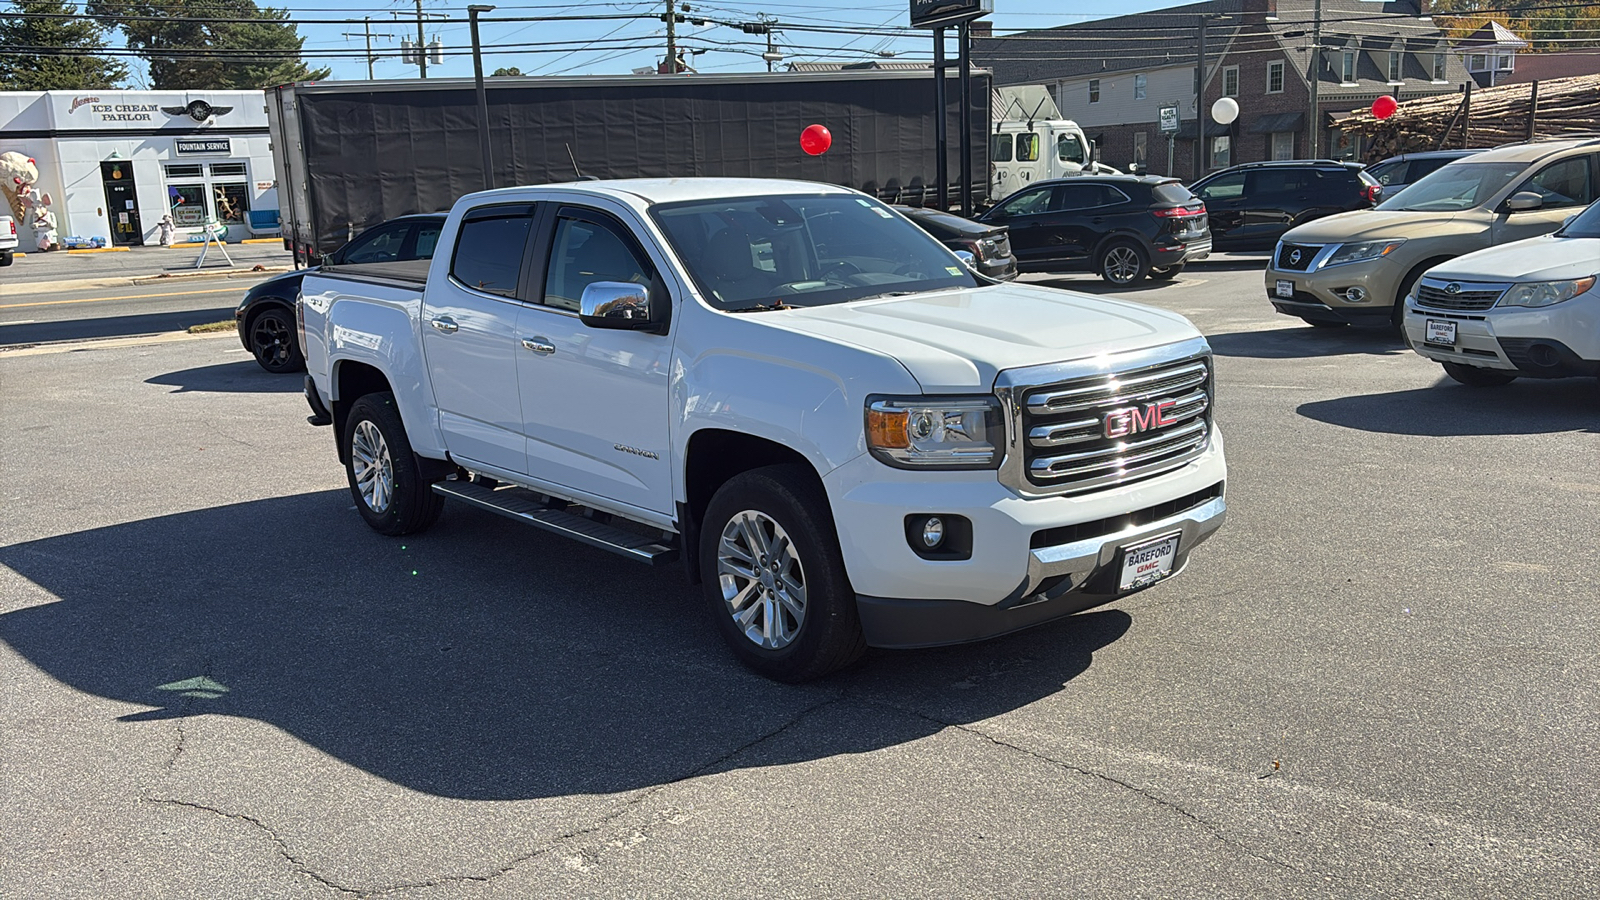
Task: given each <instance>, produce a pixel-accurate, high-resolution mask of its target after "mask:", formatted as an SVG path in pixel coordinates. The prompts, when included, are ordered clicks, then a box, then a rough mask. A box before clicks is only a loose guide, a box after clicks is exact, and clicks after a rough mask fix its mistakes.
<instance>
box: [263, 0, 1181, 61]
mask: <svg viewBox="0 0 1600 900" xmlns="http://www.w3.org/2000/svg"><path fill="white" fill-rule="evenodd" d="M258 2H263V0H258ZM688 2H689V5H690V7H691V11H690V13H687V14H686V15H691V16H692V15H700V14H704V15H706V16H710V17H714V18H716V19H720V20H731V21H754V20H755V19H756V18H757V15H758V14H760V13H764V14H766V15H767V16H770V17H774V18H776V19H778V20H779V21H780V22H784V23H794V24H796V25H817V26H833V27H837V26H847V25H848V26H869V27H882V26H900V27H904V26H906V25H907V24H908V22H907V20H908V12H907V11H908V6H909V4H908V3H907V0H857V2H844V0H776V2H771V3H768V2H761V0H705V2H696V0H688ZM1181 2H1182V0H1175V2H1165V3H1162V2H1153V0H1122V2H1114V0H1086V2H1082V3H1072V4H1064V3H1049V2H1044V0H995V7H996V12H995V14H994V15H993V16H992V17H991V20H992V21H993V22H994V25H995V28H997V29H1001V30H1005V29H1021V28H1044V27H1049V26H1052V25H1062V24H1066V23H1069V22H1080V21H1084V20H1087V19H1098V18H1106V17H1109V16H1114V15H1126V14H1128V13H1133V12H1142V11H1145V10H1150V9H1157V8H1161V7H1164V6H1174V5H1179V4H1180V3H1181ZM679 4H680V5H681V0H679ZM263 5H281V6H282V7H283V8H286V9H288V10H289V11H290V14H291V17H292V18H294V19H298V20H305V19H346V18H351V19H354V20H355V24H354V25H342V24H301V25H300V33H301V34H302V35H303V36H305V38H306V43H305V49H306V52H307V54H308V55H309V56H310V57H311V58H310V59H308V62H309V63H310V64H311V65H312V66H323V65H326V66H332V67H333V76H332V77H334V78H338V79H361V78H366V74H367V73H366V63H365V62H364V61H363V60H362V59H361V57H360V55H359V53H360V51H361V49H362V47H363V38H362V36H361V32H362V24H361V19H362V18H363V17H366V16H370V17H371V18H372V32H373V34H374V37H373V49H374V51H375V52H379V53H382V52H385V51H387V52H388V53H389V54H390V55H389V56H386V57H384V58H382V59H380V60H379V61H378V62H377V63H376V66H375V71H374V74H375V75H376V77H378V78H414V77H416V75H417V68H416V66H412V65H406V64H404V63H401V62H400V60H399V59H398V56H397V53H398V48H399V42H400V38H401V36H402V35H410V36H415V34H416V25H415V18H416V4H415V2H414V0H410V2H407V0H391V2H385V0H345V2H339V0H278V3H277V4H271V3H270V0H265V2H263ZM466 7H467V3H466V2H465V0H423V4H422V8H423V12H424V13H435V14H442V15H446V16H448V17H449V18H451V19H458V20H460V21H452V22H449V23H447V24H440V25H436V26H432V27H429V28H428V29H427V34H428V37H429V39H430V40H431V39H432V37H433V36H434V35H438V37H439V38H440V40H441V41H442V42H443V44H444V45H445V46H446V47H453V46H459V47H463V48H465V47H470V45H471V40H470V37H469V32H468V28H467V24H466ZM664 10H665V2H664V0H658V2H625V0H611V2H589V3H559V2H553V0H503V2H501V3H499V4H497V9H496V10H495V11H494V12H492V13H488V14H486V16H485V21H484V22H483V24H482V38H483V41H484V43H485V44H490V43H500V44H506V43H515V44H531V45H535V47H538V46H545V45H547V44H548V45H549V46H551V47H553V48H558V49H560V52H555V53H548V52H547V53H533V52H528V50H531V49H534V47H529V48H525V49H522V50H518V51H512V52H504V53H500V52H495V53H489V54H487V55H486V56H485V61H484V67H485V71H486V72H492V71H493V70H494V69H496V68H498V67H501V66H516V67H518V68H520V69H521V70H522V71H523V72H524V73H528V74H541V75H555V74H562V75H617V74H627V73H628V72H630V71H632V70H633V69H634V68H635V67H639V66H648V65H654V64H655V63H656V62H657V61H659V60H660V58H661V57H662V55H663V53H664V51H665V45H666V36H665V35H666V26H665V24H663V23H662V22H660V21H659V20H656V19H646V20H591V21H582V22H548V23H533V22H518V23H513V22H495V21H492V19H493V18H494V17H495V16H545V15H562V16H581V15H595V16H602V15H618V14H628V13H660V12H662V11H664ZM395 13H400V14H404V15H409V16H411V17H412V21H411V22H409V23H404V24H402V23H397V22H396V21H395V20H394V16H393V14H395ZM346 32H351V33H353V34H354V36H353V37H346V36H345V33H346ZM678 32H679V34H680V35H688V36H691V37H692V36H696V35H699V36H701V37H703V38H704V39H705V42H710V41H716V42H742V43H740V46H741V47H742V48H743V49H744V50H746V51H754V52H755V53H759V51H760V50H762V49H765V47H764V45H763V44H762V43H760V42H763V41H764V38H759V37H757V36H754V35H748V34H744V33H743V32H741V31H739V30H738V29H737V28H728V27H724V26H716V25H708V26H706V27H703V28H702V27H697V26H695V25H692V24H688V23H685V24H683V25H679V26H678ZM379 35H388V37H380V36H379ZM591 41H594V42H597V43H595V44H593V45H592V46H590V47H588V48H587V49H583V50H582V52H576V51H577V50H578V48H582V47H583V46H584V44H586V43H587V42H591ZM555 42H577V43H574V44H565V45H561V44H557V43H555ZM688 43H689V44H690V45H691V46H695V45H699V46H705V45H706V43H704V42H699V41H695V40H690V41H689V42H688ZM644 44H649V45H651V46H652V47H654V48H655V49H653V50H644V49H629V48H630V47H635V46H639V45H644ZM777 44H778V47H779V49H780V50H781V51H782V52H784V54H785V57H786V60H785V61H795V60H810V59H845V58H848V59H849V60H850V61H860V60H863V59H869V58H872V57H873V55H874V54H876V53H880V52H884V53H893V54H895V57H896V58H904V59H926V58H928V57H929V56H930V55H931V53H932V40H931V39H930V38H929V37H927V36H926V35H917V36H910V37H903V38H901V37H878V36H871V37H860V36H853V35H844V34H826V33H815V32H803V31H788V32H784V33H782V34H780V35H778V36H777ZM951 46H952V47H953V46H954V41H953V40H952V41H951ZM330 50H334V51H339V50H342V51H355V53H356V55H350V56H344V57H338V58H317V57H316V54H317V53H319V52H325V51H330ZM830 51H831V54H843V55H842V56H841V55H830ZM692 65H694V67H695V68H697V69H699V70H700V71H702V72H754V71H764V70H765V69H766V63H764V62H763V61H762V60H761V58H760V57H759V56H758V55H751V54H750V53H739V52H730V51H728V50H715V51H712V52H708V53H705V54H702V55H699V56H696V57H694V60H693V63H692ZM428 74H429V76H430V77H470V76H471V75H472V57H471V54H470V52H468V51H465V50H463V51H459V52H449V51H447V55H446V59H445V62H444V64H443V65H442V66H433V65H430V66H429V67H428Z"/></svg>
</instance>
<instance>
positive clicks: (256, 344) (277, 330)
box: [250, 307, 306, 374]
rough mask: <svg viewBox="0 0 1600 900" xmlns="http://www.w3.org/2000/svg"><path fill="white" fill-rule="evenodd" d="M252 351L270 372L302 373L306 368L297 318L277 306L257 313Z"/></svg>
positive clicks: (252, 327) (252, 336)
mask: <svg viewBox="0 0 1600 900" xmlns="http://www.w3.org/2000/svg"><path fill="white" fill-rule="evenodd" d="M250 352H251V353H252V354H254V355H255V358H256V362H257V363H258V364H259V365H260V366H261V368H263V369H266V370H267V371H268V372H272V373H273V374H277V373H280V372H298V371H300V370H301V369H304V368H305V367H306V358H305V357H304V356H301V355H300V342H299V341H298V340H296V339H295V333H294V319H293V318H292V317H291V316H290V315H289V313H288V312H287V311H286V310H282V309H278V308H276V307H274V308H271V309H264V310H262V311H261V312H259V313H256V317H255V318H254V319H252V320H250Z"/></svg>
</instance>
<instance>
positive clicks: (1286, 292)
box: [1274, 281, 1294, 299]
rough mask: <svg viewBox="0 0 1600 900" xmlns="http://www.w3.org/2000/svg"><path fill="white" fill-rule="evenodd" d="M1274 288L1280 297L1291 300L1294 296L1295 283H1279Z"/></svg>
mask: <svg viewBox="0 0 1600 900" xmlns="http://www.w3.org/2000/svg"><path fill="white" fill-rule="evenodd" d="M1274 287H1275V288H1276V292H1277V294H1278V296H1279V297H1283V298H1285V299H1289V298H1292V297H1293V296H1294V282H1292V281H1279V282H1278V283H1277V284H1276V285H1275V286H1274Z"/></svg>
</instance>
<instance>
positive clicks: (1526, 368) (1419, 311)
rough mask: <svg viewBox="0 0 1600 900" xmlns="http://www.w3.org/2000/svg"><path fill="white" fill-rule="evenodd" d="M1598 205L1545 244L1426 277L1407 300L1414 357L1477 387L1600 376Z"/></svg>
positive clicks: (1473, 256)
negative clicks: (1430, 361)
mask: <svg viewBox="0 0 1600 900" xmlns="http://www.w3.org/2000/svg"><path fill="white" fill-rule="evenodd" d="M1597 274H1600V204H1595V205H1593V206H1591V207H1589V208H1588V210H1586V211H1585V212H1584V213H1583V214H1581V215H1579V216H1576V217H1574V218H1572V219H1569V220H1568V221H1567V223H1566V225H1564V226H1563V227H1562V228H1561V230H1560V231H1557V232H1556V233H1555V234H1551V235H1546V236H1544V237H1536V238H1530V239H1528V240H1525V241H1516V242H1515V243H1511V244H1505V245H1502V246H1499V247H1492V248H1490V249H1488V250H1479V251H1478V252H1476V253H1469V254H1467V255H1465V256H1462V257H1458V258H1456V259H1454V260H1451V261H1450V262H1447V263H1445V264H1443V265H1440V266H1436V267H1434V268H1432V269H1429V270H1428V272H1427V274H1425V275H1423V276H1422V279H1421V280H1420V281H1418V282H1417V286H1416V289H1415V291H1413V292H1412V294H1411V296H1409V297H1407V298H1406V314H1405V334H1406V340H1407V341H1408V342H1409V343H1410V344H1411V346H1412V348H1413V349H1415V350H1416V351H1417V352H1418V353H1420V354H1422V355H1423V356H1426V357H1428V358H1429V359H1433V360H1438V361H1439V362H1440V363H1442V364H1443V365H1444V370H1445V372H1446V373H1447V374H1448V375H1449V376H1450V377H1451V378H1454V379H1455V380H1456V381H1459V382H1461V383H1462V384H1469V385H1473V386H1475V387H1483V386H1488V385H1496V384H1505V383H1507V382H1509V381H1511V380H1512V379H1514V378H1517V377H1518V376H1529V377H1533V378H1562V377H1566V376H1572V375H1600V291H1597V290H1596V289H1595V286H1596V275H1597Z"/></svg>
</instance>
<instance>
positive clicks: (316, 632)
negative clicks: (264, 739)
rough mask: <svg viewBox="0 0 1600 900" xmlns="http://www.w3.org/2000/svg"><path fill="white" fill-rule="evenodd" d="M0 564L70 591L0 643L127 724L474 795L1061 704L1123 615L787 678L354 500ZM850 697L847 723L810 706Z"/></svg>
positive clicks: (651, 612) (470, 538) (597, 588)
mask: <svg viewBox="0 0 1600 900" xmlns="http://www.w3.org/2000/svg"><path fill="white" fill-rule="evenodd" d="M0 563H3V564H4V565H6V566H9V567H10V568H12V569H14V570H15V571H16V572H18V573H20V574H21V575H22V576H23V577H25V578H27V579H29V580H31V581H32V582H34V583H35V584H37V585H38V586H39V587H41V588H42V589H43V590H44V591H46V592H48V593H49V594H50V595H52V596H53V597H55V598H59V599H58V600H56V601H55V602H45V603H42V604H41V605H36V606H31V607H27V608H23V609H19V610H16V611H14V612H11V613H7V614H5V615H0V639H3V640H4V641H6V642H7V643H8V644H9V645H10V646H11V647H12V648H14V649H15V650H16V651H17V652H18V653H20V654H22V655H23V656H25V657H26V658H27V659H28V660H29V661H30V662H31V663H32V664H34V665H36V666H38V667H39V668H41V669H42V670H43V671H44V672H46V673H48V674H49V675H50V676H52V677H54V678H56V679H59V680H61V681H62V682H64V683H66V684H68V685H71V686H72V687H74V688H76V689H79V690H83V691H87V692H91V693H93V694H97V695H100V696H103V697H108V698H112V699H115V700H120V701H125V702H127V703H130V704H138V705H140V706H141V707H143V709H141V710H135V711H130V712H128V713H127V714H126V715H123V716H121V717H120V721H122V722H125V723H127V727H129V728H151V727H162V726H161V725H160V723H161V722H162V720H167V719H174V718H181V717H187V716H196V715H203V714H209V715H229V716H242V717H249V718H253V719H258V720H260V721H263V722H266V723H270V724H272V725H274V726H276V727H278V728H281V729H283V730H285V731H286V732H288V733H290V734H293V735H295V736H296V737H297V738H299V739H301V740H303V741H305V742H307V743H308V744H310V745H312V746H313V747H315V748H317V749H319V750H321V751H324V752H326V753H329V754H331V755H333V756H334V757H337V758H338V759H340V760H342V761H344V762H346V763H348V764H350V765H352V766H355V767H358V768H360V769H362V770H364V771H366V772H369V773H371V774H374V775H377V776H379V777H381V778H384V779H387V780H389V781H391V782H394V783H396V784H400V785H403V786H405V787H409V788H413V789H415V790H418V791H424V792H427V793H431V794H435V795H440V796H446V797H456V798H464V799H521V798H534V797H550V796H559V795H571V794H580V793H606V792H616V791H626V790H631V789H635V788H640V787H646V786H650V785H658V784H664V783H668V782H671V781H674V780H678V779H682V778H685V777H688V776H691V775H699V774H706V773H710V772H716V771H726V770H730V769H733V768H742V767H747V766H754V765H778V764H783V763H789V762H795V761H799V760H803V759H814V758H821V757H827V756H831V755H835V754H841V753H854V752H860V751H864V750H872V749H876V748H880V747H884V746H889V745H895V744H899V743H902V742H907V741H912V740H915V739H918V738H921V737H925V736H927V735H930V734H933V733H936V732H937V731H939V730H940V729H941V728H943V727H944V724H945V723H947V722H948V723H967V722H975V721H979V720H982V719H986V718H990V717H993V716H996V715H1000V714H1002V713H1005V712H1008V711H1011V710H1014V709H1016V708H1019V707H1022V706H1025V705H1027V704H1029V703H1031V702H1034V701H1036V700H1039V699H1040V698H1042V697H1046V696H1049V695H1052V694H1054V693H1057V692H1059V691H1061V689H1062V687H1063V685H1064V684H1065V683H1066V682H1068V681H1070V680H1071V679H1073V678H1074V677H1076V676H1077V675H1078V674H1080V673H1082V672H1083V671H1085V670H1086V669H1087V668H1088V667H1089V665H1090V664H1091V662H1092V659H1093V653H1094V651H1095V650H1097V649H1099V648H1101V647H1103V646H1105V645H1107V644H1109V643H1111V642H1112V641H1115V640H1117V639H1118V638H1119V637H1121V635H1122V634H1123V633H1124V632H1126V631H1127V629H1128V628H1129V626H1130V624H1131V619H1130V618H1129V616H1128V615H1127V614H1126V613H1124V612H1121V611H1119V610H1105V611H1101V612H1096V613H1090V614H1085V615H1082V616H1079V617H1077V618H1075V619H1069V620H1066V621H1064V622H1059V623H1055V624H1053V625H1046V626H1043V627H1041V628H1037V629H1033V630H1032V631H1029V632H1024V633H1022V634H1019V635H1014V636H1012V637H1009V638H1003V639H1000V640H996V641H991V642H989V643H986V644H980V645H974V646H969V647H961V648H949V649H943V650H934V651H924V652H902V653H888V652H881V653H875V654H872V655H869V657H868V659H867V660H865V661H864V663H863V664H862V665H861V666H859V667H857V668H856V669H853V670H851V671H849V672H845V673H841V674H840V675H837V676H834V677H833V678H831V679H827V680H824V681H821V682H818V683H815V684H811V685H806V686H800V687H794V686H787V685H780V684H775V683H772V682H769V681H766V680H764V679H761V678H759V677H757V676H755V675H752V674H750V673H749V672H747V671H746V670H745V669H743V668H742V667H741V666H739V665H738V664H737V663H736V662H734V661H733V659H732V657H731V655H730V654H729V653H728V652H727V650H726V648H725V647H724V646H723V645H722V644H721V642H720V639H719V638H718V637H717V636H716V634H715V632H714V630H713V629H712V627H711V623H710V622H709V621H708V619H707V615H706V613H704V612H703V610H702V607H701V601H700V594H699V592H698V590H694V589H690V588H688V587H686V586H685V585H684V582H683V578H682V575H681V574H679V573H678V572H677V571H674V570H670V569H669V570H650V569H646V568H643V567H637V568H635V567H632V566H628V565H626V564H623V563H619V562H617V561H616V560H615V558H614V557H612V556H610V555H608V554H605V553H603V552H600V551H596V550H591V549H589V548H586V547H582V546H579V545H575V544H571V543H567V542H564V541H562V540H561V539H560V538H556V537H553V536H548V535H545V534H543V533H542V532H537V531H534V530H533V529H519V528H517V527H516V526H515V525H512V524H509V523H506V522H505V521H504V520H503V519H500V518H498V517H496V516H493V515H492V514H489V513H485V512H481V511H478V510H474V509H468V508H464V507H459V506H451V507H447V508H446V511H445V515H444V518H443V519H442V520H441V521H440V523H439V524H438V525H436V526H435V527H434V529H433V530H431V531H429V532H428V533H426V534H423V535H414V536H411V537H407V538H384V537H381V536H379V535H376V534H374V533H372V532H370V531H368V530H367V528H366V527H365V526H364V525H363V524H362V523H361V521H360V520H359V518H358V517H357V516H356V514H355V513H354V512H353V511H351V509H350V497H349V494H348V493H347V492H344V491H325V492H320V493H313V494H302V495H297V496H290V497H282V498H275V499H269V500H261V501H255V502H251V503H244V504H239V505H234V506H227V507H219V508H214V509H204V510H198V511H195V512H188V513H181V514H176V515H171V516H164V517H160V518H154V519H147V520H143V521H137V522H130V523H127V524H123V525H116V526H111V527H107V528H100V529H95V530H91V531H84V532H79V533H75V534H67V535H63V536H60V537H53V538H47V539H42V540H37V541H32V542H29V543H24V544H17V545H14V546H10V547H4V548H0ZM841 697H844V698H845V703H844V704H842V705H839V706H836V707H835V708H834V709H835V711H836V712H839V713H841V714H842V715H843V721H847V722H848V723H849V724H848V727H840V725H839V723H840V721H841V717H840V715H826V716H823V715H811V714H810V713H811V711H813V710H817V709H818V708H819V707H822V706H826V705H828V704H829V703H831V702H833V701H835V700H838V699H839V698H841ZM851 701H856V702H854V703H852V702H851ZM887 707H892V709H889V708H887ZM147 723H156V724H147ZM780 731H781V732H782V733H783V735H784V740H783V741H767V742H765V743H760V742H761V741H762V739H763V738H765V737H769V736H772V735H775V734H777V733H778V732H780ZM758 743H759V744H760V745H759V746H758V747H756V746H753V745H756V744H758ZM744 748H751V750H750V752H742V751H743V750H744Z"/></svg>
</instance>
